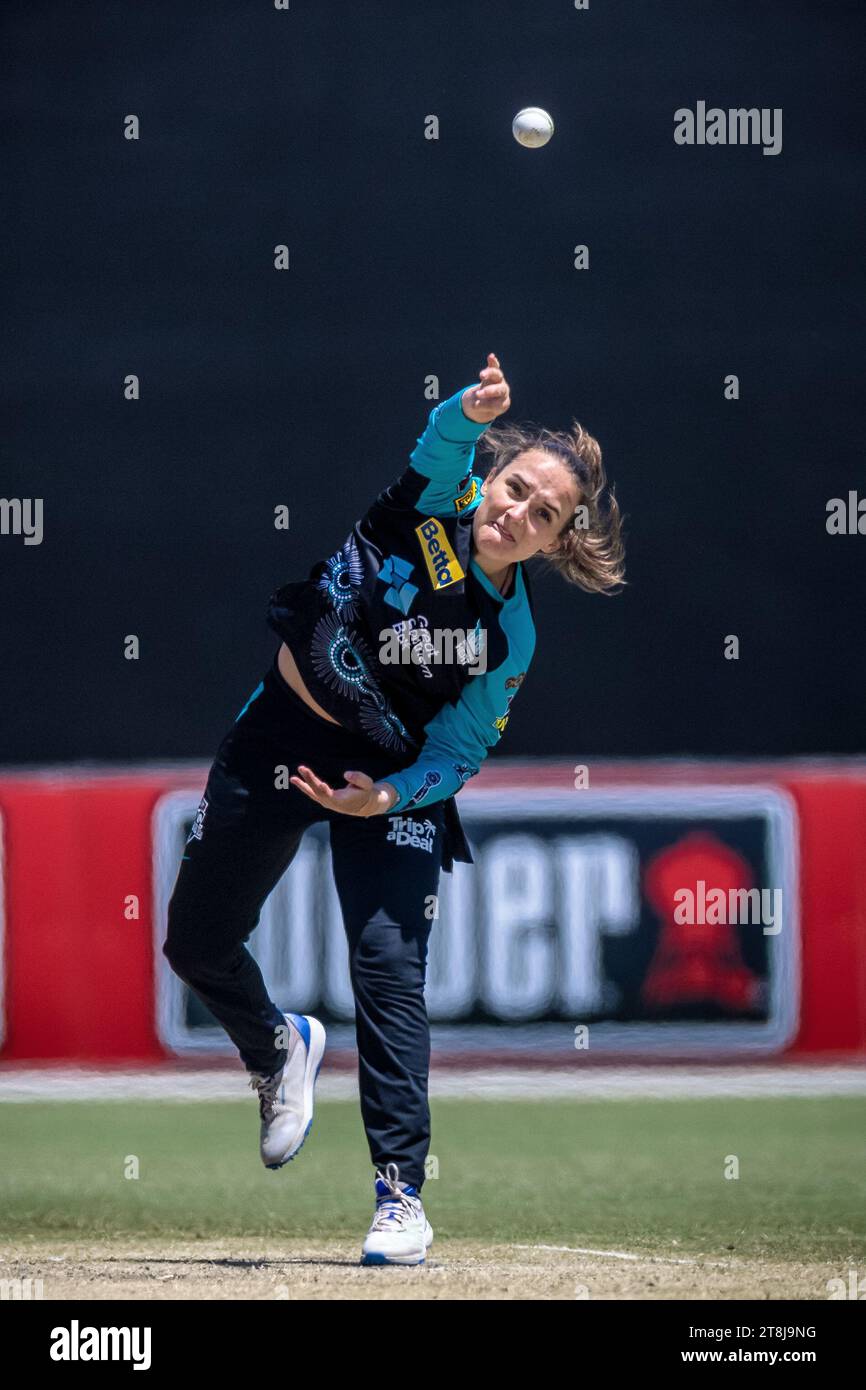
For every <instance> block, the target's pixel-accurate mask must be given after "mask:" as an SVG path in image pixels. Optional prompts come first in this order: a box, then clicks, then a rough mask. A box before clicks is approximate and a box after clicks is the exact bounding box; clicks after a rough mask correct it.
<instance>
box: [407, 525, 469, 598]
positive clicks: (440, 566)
mask: <svg viewBox="0 0 866 1390" xmlns="http://www.w3.org/2000/svg"><path fill="white" fill-rule="evenodd" d="M415 534H416V535H417V537H418V540H419V543H420V545H421V553H422V555H423V556H424V563H425V565H426V566H427V573H428V574H429V576H430V582H431V584H432V585H433V588H434V589H447V588H448V585H449V584H457V583H458V582H459V580H461V579H465V578H466V576H465V575H464V573H463V571H462V569H461V568H460V564H459V562H458V560H457V556H456V555H455V554H454V551H453V550H452V549H451V546H450V544H449V542H448V537H447V536H446V534H445V527H444V526H443V525H442V523H441V521H437V520H436V517H435V516H428V518H427V520H426V521H422V522H421V525H420V526H416V527H415Z"/></svg>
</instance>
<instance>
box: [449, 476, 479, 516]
mask: <svg viewBox="0 0 866 1390" xmlns="http://www.w3.org/2000/svg"><path fill="white" fill-rule="evenodd" d="M477 493H478V484H477V482H476V481H475V479H474V478H473V479H472V484H471V486H470V487H468V488H467V489H466V491H465V492H462V493H461V494H460V496H459V497H455V498H454V510H455V511H458V512H462V511H464V510H465V508H466V507H468V506H469V505H470V503H472V502H474V501H475V498H476V495H477Z"/></svg>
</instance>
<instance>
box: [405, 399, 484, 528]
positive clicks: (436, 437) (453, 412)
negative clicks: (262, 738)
mask: <svg viewBox="0 0 866 1390" xmlns="http://www.w3.org/2000/svg"><path fill="white" fill-rule="evenodd" d="M468 389H469V387H467V386H461V388H460V390H459V391H456V392H455V393H454V395H453V396H449V397H448V399H447V400H446V401H440V403H439V405H436V406H434V407H433V409H432V410H431V411H430V416H429V419H428V421H427V428H426V429H425V431H424V433H423V434H422V435H421V436H420V438H419V439H418V441H417V443H416V446H415V448H414V450H413V451H412V453H411V454H410V456H409V462H410V463H411V465H412V467H413V468H414V470H415V472H416V473H420V475H421V477H422V478H429V479H430V481H429V483H428V485H427V487H426V488H425V489H424V491H423V493H422V494H421V496H420V498H419V499H418V502H417V503H416V506H417V507H418V510H419V511H423V512H426V513H427V514H428V515H433V516H435V515H436V514H437V512H438V511H445V512H453V511H454V501H455V494H456V491H457V489H456V484H457V483H458V482H459V480H460V479H461V478H465V477H466V476H467V474H471V472H472V464H473V461H474V458H475V444H476V441H477V440H478V439H479V438H480V437H481V435H482V434H483V433H484V431H485V430H486V429H487V428H488V426H487V425H477V424H476V423H475V421H474V420H470V419H469V418H468V416H466V415H464V414H463V406H462V404H461V401H462V397H463V393H464V392H465V391H467V390H468Z"/></svg>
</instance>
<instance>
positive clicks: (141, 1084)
mask: <svg viewBox="0 0 866 1390" xmlns="http://www.w3.org/2000/svg"><path fill="white" fill-rule="evenodd" d="M579 1065H580V1064H579V1063H578V1064H577V1067H578V1068H579ZM430 1096H431V1099H433V1100H475V1101H477V1100H538V1101H542V1100H557V1099H559V1100H574V1101H581V1100H586V1101H588V1100H593V1101H600V1100H601V1101H617V1100H645V1101H656V1100H712V1099H724V1098H727V1099H749V1098H755V1099H769V1098H775V1097H778V1096H795V1097H797V1096H800V1097H804V1098H805V1097H819V1098H820V1097H828V1096H853V1097H859V1098H863V1097H866V1066H862V1065H858V1066H826V1067H822V1066H812V1067H793V1066H779V1067H775V1068H774V1067H769V1066H762V1067H719V1068H717V1069H709V1068H695V1067H676V1068H674V1067H671V1066H667V1067H664V1066H660V1067H631V1068H628V1067H607V1066H606V1067H594V1068H593V1069H592V1070H591V1071H589V1070H586V1071H583V1072H581V1071H580V1070H575V1071H572V1072H568V1071H546V1070H545V1071H539V1070H535V1069H526V1070H520V1069H518V1068H514V1067H504V1068H496V1069H493V1068H490V1069H473V1070H469V1071H456V1070H455V1071H451V1070H445V1069H443V1070H441V1071H440V1070H437V1069H436V1067H435V1064H434V1067H433V1071H432V1073H431V1076H430ZM316 1098H317V1100H320V1101H327V1100H334V1101H336V1100H351V1101H357V1099H358V1079H357V1073H356V1072H355V1071H354V1070H352V1071H351V1072H342V1071H341V1072H328V1071H327V1070H325V1071H323V1072H322V1075H321V1076H320V1078H319V1082H318V1085H317V1087H316ZM4 1100H6V1101H42V1102H44V1101H46V1100H66V1101H72V1100H83V1101H100V1100H120V1101H131V1100H155V1101H160V1100H164V1101H227V1100H228V1101H231V1100H245V1101H247V1102H248V1103H250V1092H249V1087H248V1085H247V1075H246V1072H245V1070H244V1069H243V1067H241V1066H240V1065H238V1066H236V1067H231V1068H228V1067H220V1068H209V1069H208V1070H199V1069H192V1068H190V1069H187V1068H183V1069H178V1068H175V1067H174V1066H173V1065H172V1064H171V1063H167V1064H166V1065H165V1066H164V1067H162V1068H158V1067H148V1068H139V1069H136V1070H132V1069H123V1070H119V1069H114V1068H105V1069H103V1070H100V1069H98V1068H96V1067H58V1066H48V1065H45V1066H30V1067H26V1068H25V1067H15V1066H13V1065H11V1064H9V1065H0V1102H2V1101H4Z"/></svg>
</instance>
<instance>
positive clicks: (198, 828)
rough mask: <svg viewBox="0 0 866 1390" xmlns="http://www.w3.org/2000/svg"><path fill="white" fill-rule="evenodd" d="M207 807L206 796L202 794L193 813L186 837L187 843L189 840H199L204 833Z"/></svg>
mask: <svg viewBox="0 0 866 1390" xmlns="http://www.w3.org/2000/svg"><path fill="white" fill-rule="evenodd" d="M207 807H208V801H207V797H206V796H203V797H202V799H201V801H200V802H199V804H198V810H197V811H196V813H195V820H194V821H193V823H192V828H191V829H190V832H189V834H188V835H187V837H186V842H187V844H189V842H190V840H200V839H201V837H202V835H203V834H204V818H205V816H206V815H207Z"/></svg>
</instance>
